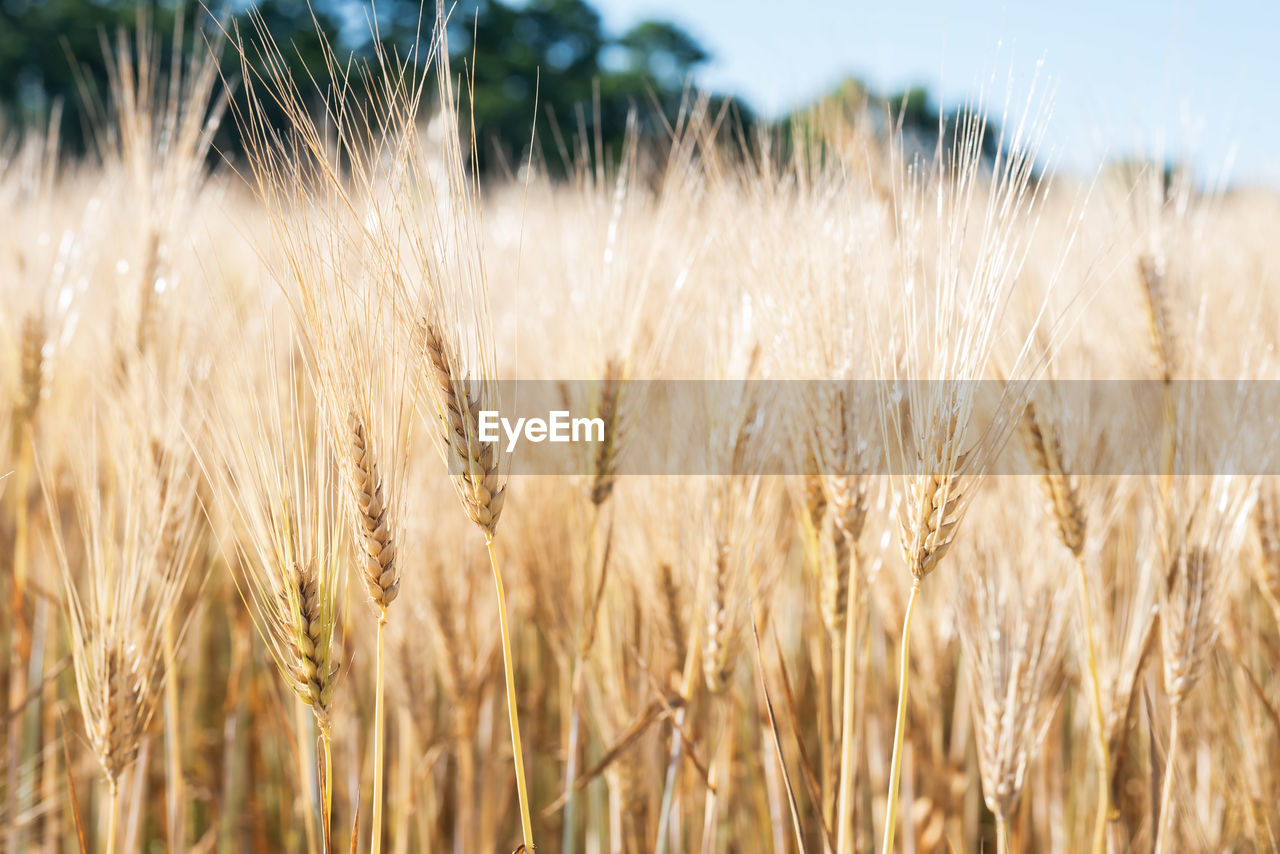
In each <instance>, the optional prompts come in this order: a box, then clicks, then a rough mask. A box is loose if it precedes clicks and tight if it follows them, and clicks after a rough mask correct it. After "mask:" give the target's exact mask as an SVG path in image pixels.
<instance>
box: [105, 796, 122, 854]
mask: <svg viewBox="0 0 1280 854" xmlns="http://www.w3.org/2000/svg"><path fill="white" fill-rule="evenodd" d="M107 788H108V789H109V790H110V791H111V814H110V818H108V819H107V854H115V850H116V825H118V824H119V823H120V785H119V783H118V782H117V781H116V780H114V779H112V780H110V781H108V782H107Z"/></svg>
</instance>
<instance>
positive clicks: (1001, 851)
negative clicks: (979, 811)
mask: <svg viewBox="0 0 1280 854" xmlns="http://www.w3.org/2000/svg"><path fill="white" fill-rule="evenodd" d="M996 854H1009V819H1007V818H1005V817H1004V813H1000V814H999V815H997V816H996Z"/></svg>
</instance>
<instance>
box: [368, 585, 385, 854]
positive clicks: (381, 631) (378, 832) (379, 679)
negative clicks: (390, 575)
mask: <svg viewBox="0 0 1280 854" xmlns="http://www.w3.org/2000/svg"><path fill="white" fill-rule="evenodd" d="M386 631H387V609H386V608H385V607H384V608H381V609H379V611H378V663H377V671H376V676H375V684H374V689H373V690H374V695H373V827H372V830H371V832H372V834H373V841H372V842H371V843H370V851H371V852H372V854H381V851H382V764H383V756H382V754H383V751H384V749H385V744H384V741H385V739H386V732H387V728H386V722H385V721H383V719H382V718H383V709H382V695H383V692H384V688H385V685H384V681H385V679H384V673H383V658H384V653H383V645H384V644H383V640H384V636H385V635H386Z"/></svg>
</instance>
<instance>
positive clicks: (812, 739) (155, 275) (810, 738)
mask: <svg viewBox="0 0 1280 854" xmlns="http://www.w3.org/2000/svg"><path fill="white" fill-rule="evenodd" d="M439 33H440V31H439V30H437V36H436V40H435V41H433V42H432V44H433V47H434V50H432V52H431V55H430V56H426V55H422V56H411V57H403V58H402V57H395V56H383V57H382V59H383V60H384V62H382V63H374V64H371V65H369V66H358V65H349V64H346V63H345V62H344V61H343V60H342V59H341V58H340V57H338V56H336V55H331V56H330V59H329V62H328V63H327V64H326V67H321V68H315V69H313V71H314V77H313V79H310V80H293V79H291V78H290V77H289V74H288V72H287V71H286V70H285V69H286V66H285V65H284V63H283V62H282V61H275V60H279V58H280V56H281V51H284V50H287V49H288V48H287V46H281V45H278V44H274V43H273V42H272V41H271V39H270V36H269V34H268V33H267V32H266V31H265V30H262V29H259V30H256V31H255V30H254V29H253V28H248V29H247V30H245V31H243V32H240V31H237V32H234V33H228V34H227V36H228V38H227V41H226V42H225V43H224V44H222V45H221V46H220V47H218V48H217V49H220V50H221V51H222V52H223V53H224V54H227V53H229V54H230V55H232V56H235V55H236V54H237V53H239V54H241V55H243V56H245V57H253V58H255V59H256V60H260V61H258V62H257V64H255V65H252V66H251V65H250V64H249V62H248V59H246V63H245V65H244V69H245V75H244V77H243V79H242V80H240V81H239V82H238V83H237V84H236V85H235V86H234V88H233V91H232V92H231V94H230V96H229V97H228V95H227V88H226V87H227V85H228V82H227V81H224V80H223V79H222V76H221V75H220V74H219V73H218V71H217V68H218V66H217V65H216V64H215V63H214V62H213V61H212V60H211V59H209V58H208V57H207V55H206V54H207V53H208V50H207V49H204V47H203V46H201V49H198V50H193V51H192V55H191V57H190V59H189V61H188V62H187V63H186V64H184V65H182V66H180V67H179V68H178V69H176V70H174V71H172V72H168V73H167V74H166V76H164V77H163V79H162V78H161V76H160V75H159V73H158V72H157V66H156V65H155V64H154V63H151V62H149V61H148V53H147V50H148V46H147V43H146V41H145V38H143V37H142V36H136V37H135V36H132V35H131V36H130V37H129V38H127V39H124V40H123V41H121V42H120V43H119V44H117V45H115V47H114V50H113V62H112V65H111V68H112V72H113V73H112V86H111V90H110V92H109V93H108V95H107V98H106V99H105V101H104V104H103V109H102V110H101V111H100V113H99V114H98V115H96V117H95V119H94V122H95V124H94V134H93V138H94V140H95V146H94V147H93V149H92V150H91V153H90V154H89V155H86V156H84V157H69V156H65V155H64V154H63V153H62V152H60V150H59V140H58V138H57V135H56V134H55V133H48V132H44V133H42V132H39V131H37V130H28V131H25V132H14V133H11V134H9V136H8V138H7V142H6V143H5V144H4V146H3V148H0V211H2V213H0V221H2V222H3V223H4V224H5V227H4V228H3V229H0V293H2V295H0V388H2V389H3V390H4V394H5V397H4V399H3V400H2V401H0V421H2V422H3V423H0V434H5V435H7V437H8V438H7V440H6V441H4V442H3V443H0V474H3V475H4V477H3V479H0V588H2V589H3V592H4V597H3V599H2V600H0V613H3V619H0V685H3V686H5V691H6V692H7V693H6V705H5V708H6V710H7V712H6V715H5V717H4V726H3V732H4V739H3V741H2V742H0V769H3V776H2V777H0V828H2V831H0V849H2V850H4V851H9V852H50V853H51V852H75V851H83V852H91V851H96V852H134V851H145V852H160V851H192V852H248V851H252V852H274V851H302V852H320V851H353V852H356V851H359V852H365V851H372V852H395V854H407V852H456V854H475V852H502V854H506V852H511V851H513V850H517V851H518V850H520V849H521V847H523V849H524V850H525V851H526V852H528V851H532V850H534V849H535V846H536V850H538V851H547V852H562V854H600V852H620V854H639V852H646V853H647V852H654V854H664V852H671V854H678V852H701V854H730V852H734V853H735V854H736V853H737V852H741V854H754V852H774V854H783V852H814V853H815V854H817V852H824V854H853V852H873V851H880V852H884V854H888V852H891V851H903V852H932V851H966V852H970V851H972V852H977V851H998V852H1009V851H1064V852H1075V851H1089V852H1095V854H1097V852H1108V854H1120V852H1126V851H1143V852H1145V851H1156V852H1162V851H1169V852H1172V851H1241V852H1245V851H1272V850H1275V849H1276V848H1277V847H1278V846H1280V827H1278V826H1277V820H1280V809H1278V808H1277V800H1276V793H1277V791H1278V789H1277V787H1278V786H1280V777H1278V775H1280V771H1278V770H1277V765H1276V759H1277V757H1280V680H1278V679H1277V677H1276V672H1277V669H1278V668H1280V503H1278V501H1280V490H1278V489H1277V484H1276V483H1275V482H1274V481H1273V478H1271V477H1270V476H1269V475H1270V473H1271V472H1272V471H1275V470H1276V464H1277V463H1278V462H1280V460H1277V459H1275V458H1274V457H1273V455H1274V454H1276V449H1277V447H1280V423H1277V421H1276V418H1277V415H1278V414H1280V410H1277V409H1276V408H1275V406H1274V404H1275V403H1276V402H1277V401H1270V398H1269V397H1268V394H1271V393H1273V392H1271V391H1269V385H1268V384H1269V383H1270V382H1271V381H1274V380H1276V379H1277V378H1280V352H1278V351H1277V335H1280V333H1278V332H1277V328H1278V327H1277V322H1276V321H1277V318H1278V317H1280V314H1278V313H1277V312H1278V310H1280V242H1277V240H1276V235H1277V234H1280V199H1278V198H1277V197H1276V196H1275V195H1274V194H1271V193H1268V192H1265V191H1262V190H1249V189H1244V188H1235V189H1220V188H1217V187H1215V186H1213V185H1211V184H1208V183H1206V182H1205V181H1203V180H1199V179H1197V178H1196V177H1195V176H1192V175H1190V174H1188V173H1185V172H1182V171H1178V170H1172V171H1170V172H1165V171H1163V170H1161V169H1159V168H1155V167H1145V168H1144V167H1140V166H1130V167H1124V168H1120V167H1117V168H1112V169H1107V170H1104V171H1102V172H1100V173H1098V174H1097V175H1096V176H1095V177H1093V178H1092V179H1091V180H1081V179H1079V178H1077V177H1073V176H1067V175H1058V176H1055V175H1054V174H1053V170H1052V168H1051V161H1052V158H1051V157H1050V154H1049V152H1047V151H1045V150H1044V149H1043V147H1042V145H1041V140H1042V136H1043V133H1044V129H1045V127H1046V122H1047V121H1048V120H1049V117H1048V112H1049V110H1048V105H1049V103H1050V102H1049V100H1048V99H1047V98H1046V97H1044V96H1043V95H1041V94H1040V93H1039V92H1038V91H1036V90H1032V91H1031V92H1030V94H1029V95H1027V96H1026V97H1021V96H1020V97H1018V98H1016V99H1015V100H1013V102H1012V103H1006V101H1004V100H1001V98H1003V97H1004V95H1003V92H1004V91H1005V90H1004V86H1003V81H1000V82H999V85H994V86H993V87H992V88H991V90H990V94H989V95H988V96H987V97H986V98H984V99H982V100H975V102H974V103H973V105H972V106H971V108H970V109H969V110H967V111H965V112H964V113H962V114H961V115H960V117H959V118H958V119H957V121H956V123H955V124H954V125H952V126H951V127H948V128H946V129H945V130H944V132H943V133H942V134H941V136H940V139H939V142H938V144H937V145H933V144H932V143H930V144H928V145H922V144H920V141H919V140H916V139H912V138H910V137H908V136H905V135H903V134H901V133H895V132H894V131H893V123H892V121H891V120H890V121H887V122H886V117H885V116H883V115H873V114H872V113H873V112H874V111H873V110H870V109H867V110H857V109H849V108H847V107H848V105H845V108H843V109H834V108H832V109H821V108H819V109H815V110H814V111H813V113H812V114H811V115H810V116H808V117H807V118H806V119H805V121H803V122H798V123H797V124H796V125H795V126H794V127H793V128H792V129H791V132H790V133H788V134H786V135H785V137H784V136H782V135H777V136H774V137H770V136H767V135H761V136H759V137H758V138H747V135H746V134H743V133H740V132H735V127H734V124H733V122H732V121H731V120H729V119H728V118H726V116H725V114H723V113H722V112H720V111H718V110H716V109H714V108H713V107H712V106H711V105H710V104H709V102H708V101H707V100H706V99H703V98H700V97H699V96H697V95H696V93H690V95H689V97H688V98H687V101H686V104H685V108H684V109H683V110H682V111H681V113H680V115H679V116H678V119H677V121H675V122H674V123H673V124H672V125H671V126H670V127H669V128H668V133H667V134H666V138H665V142H664V143H662V144H655V143H650V142H645V143H643V144H641V143H639V142H636V141H635V140H636V139H637V138H636V137H633V138H632V143H630V144H628V145H627V146H625V147H624V148H623V150H621V151H620V152H617V156H614V157H603V156H600V155H599V152H595V151H593V150H592V147H591V145H590V141H589V140H587V141H584V142H583V143H582V145H581V155H580V157H578V162H579V164H580V165H579V168H578V169H577V170H576V171H575V172H574V173H573V174H571V175H570V176H569V177H568V178H567V179H563V180H561V179H553V178H551V177H549V175H548V172H547V170H545V169H543V168H541V165H540V163H539V160H538V158H536V157H530V158H529V159H528V160H527V161H526V162H524V163H522V164H512V168H511V169H510V171H509V176H508V177H507V178H505V179H496V178H488V179H486V180H484V181H480V180H477V179H476V178H475V175H474V172H473V170H472V168H471V163H472V150H471V143H470V141H469V140H470V136H469V133H468V119H467V115H468V113H467V88H468V87H467V74H466V71H465V69H461V68H458V67H453V68H450V67H449V66H448V65H447V61H446V60H444V59H443V57H445V56H447V50H446V49H444V48H443V46H442V45H441V44H440V43H439ZM215 47H216V46H215ZM1023 82H1026V81H1023ZM1041 88H1043V87H1041ZM1023 89H1024V90H1027V89H1032V87H1030V86H1026V87H1023ZM317 91H320V92H321V93H323V95H322V98H321V102H322V104H323V106H324V107H325V109H316V108H315V105H316V100H315V98H314V97H312V96H314V95H315V93H316V92H317ZM352 93H359V94H360V95H361V97H360V98H356V97H354V95H353V94H352ZM268 106H270V108H271V111H268V110H267V109H266V107H268ZM988 115H999V116H1002V118H1003V120H1002V122H1001V127H1002V128H1003V130H1002V131H1000V132H999V139H991V138H988V137H987V136H986V134H987V133H989V132H994V131H992V130H991V129H990V128H989V127H988V126H987V125H986V124H984V123H983V121H982V119H983V118H984V117H985V116H988ZM276 116H283V117H284V119H283V123H281V122H279V121H277V120H276V118H274V117H276ZM889 118H890V119H892V117H889ZM220 123H221V124H223V125H225V124H227V123H233V124H234V125H235V126H236V127H237V128H239V130H240V133H241V134H242V136H243V138H244V139H245V140H246V151H245V153H244V154H239V155H234V156H232V155H228V156H226V157H222V156H219V155H218V153H217V152H216V151H211V145H212V140H213V139H214V137H215V132H216V130H217V129H218V126H219V124H220ZM513 396H514V397H516V398H518V401H517V402H513V401H512V397H513ZM1135 400H1136V401H1138V404H1139V405H1135V406H1134V407H1131V408H1130V407H1126V406H1125V405H1122V404H1125V403H1129V402H1132V401H1135ZM547 401H550V402H549V403H548V405H547V406H543V407H542V408H541V409H539V408H538V406H540V405H541V404H542V403H543V402H547ZM1268 401H1270V403H1268ZM513 407H516V408H518V409H519V410H520V412H521V415H527V414H529V413H533V414H534V415H537V414H541V415H543V416H546V415H548V414H549V412H551V411H553V410H554V411H564V412H566V413H569V414H571V415H572V416H573V417H574V418H580V419H582V421H581V426H582V427H583V428H584V431H585V434H584V436H583V437H582V438H581V439H580V440H579V441H576V442H575V441H570V442H568V443H566V444H565V445H564V447H555V446H553V444H552V443H551V442H541V443H540V442H539V441H538V436H537V428H536V427H535V426H534V425H532V424H531V423H529V422H526V423H525V426H524V428H523V432H522V433H520V432H518V431H515V430H512V431H511V432H510V434H508V432H506V430H507V427H509V426H510V425H507V427H503V428H502V430H503V432H501V433H492V432H491V431H490V429H489V427H491V426H492V425H491V424H490V423H489V422H488V420H487V419H489V417H490V415H492V414H493V413H500V414H502V415H504V416H505V415H506V414H508V413H509V412H514V411H516V409H515V408H513ZM513 421H514V419H513ZM553 428H554V425H550V426H549V425H548V424H546V423H544V424H543V426H542V430H543V435H544V436H545V435H546V433H547V432H548V431H553ZM494 429H497V428H494ZM508 435H510V436H512V437H513V438H514V441H508ZM522 457H523V459H522Z"/></svg>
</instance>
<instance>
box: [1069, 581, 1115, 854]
mask: <svg viewBox="0 0 1280 854" xmlns="http://www.w3.org/2000/svg"><path fill="white" fill-rule="evenodd" d="M1076 569H1077V570H1078V571H1079V574H1080V608H1081V613H1082V617H1083V619H1084V638H1085V647H1086V649H1087V651H1088V658H1089V661H1088V664H1089V682H1090V688H1092V697H1091V699H1092V700H1093V704H1092V706H1093V725H1094V729H1095V732H1096V735H1097V743H1098V764H1099V768H1098V778H1099V789H1098V815H1097V817H1096V818H1095V820H1094V825H1093V854H1102V852H1103V851H1104V850H1105V848H1106V836H1107V819H1108V816H1109V814H1110V807H1111V797H1110V792H1111V758H1110V756H1109V755H1108V754H1109V753H1110V751H1109V750H1108V749H1107V722H1106V716H1105V715H1104V713H1103V711H1102V682H1101V680H1100V679H1099V678H1098V653H1097V645H1096V643H1095V641H1094V637H1093V607H1092V605H1090V602H1089V576H1088V573H1086V572H1085V567H1084V559H1083V558H1079V559H1077V561H1076Z"/></svg>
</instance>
